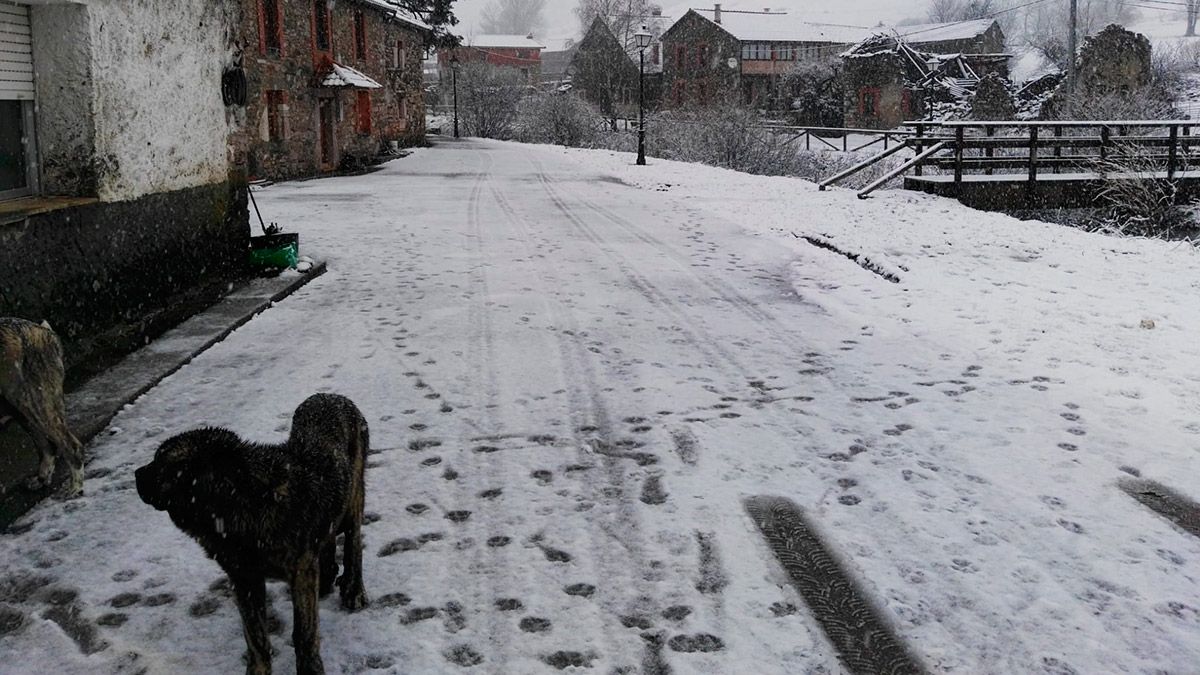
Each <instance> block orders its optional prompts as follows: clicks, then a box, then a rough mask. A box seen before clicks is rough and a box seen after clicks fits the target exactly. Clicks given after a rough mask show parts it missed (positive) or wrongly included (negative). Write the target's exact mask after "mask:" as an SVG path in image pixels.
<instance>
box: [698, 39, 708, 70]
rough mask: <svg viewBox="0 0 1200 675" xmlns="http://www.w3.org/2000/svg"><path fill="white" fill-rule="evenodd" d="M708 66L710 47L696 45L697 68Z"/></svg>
mask: <svg viewBox="0 0 1200 675" xmlns="http://www.w3.org/2000/svg"><path fill="white" fill-rule="evenodd" d="M707 66H708V45H706V44H703V43H701V44H699V45H696V67H697V68H705V67H707Z"/></svg>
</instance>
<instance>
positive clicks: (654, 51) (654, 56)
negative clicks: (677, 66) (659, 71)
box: [650, 43, 662, 66]
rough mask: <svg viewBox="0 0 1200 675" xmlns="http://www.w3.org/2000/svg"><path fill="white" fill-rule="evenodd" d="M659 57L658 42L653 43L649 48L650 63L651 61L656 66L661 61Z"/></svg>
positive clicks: (660, 55) (660, 53)
mask: <svg viewBox="0 0 1200 675" xmlns="http://www.w3.org/2000/svg"><path fill="white" fill-rule="evenodd" d="M661 59H662V52H661V51H660V50H659V48H658V44H657V43H655V45H654V46H653V47H651V48H650V63H653V64H654V65H656V66H657V65H658V64H659V63H661Z"/></svg>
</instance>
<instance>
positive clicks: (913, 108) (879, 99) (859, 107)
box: [842, 52, 919, 129]
mask: <svg viewBox="0 0 1200 675" xmlns="http://www.w3.org/2000/svg"><path fill="white" fill-rule="evenodd" d="M900 58H901V57H900V55H899V54H897V53H895V52H881V53H878V54H873V55H870V56H853V57H850V58H847V59H845V64H844V68H843V70H842V78H843V82H844V83H845V84H844V90H845V96H846V106H845V107H846V126H847V127H850V128H852V129H894V128H895V127H897V126H899V125H900V124H901V123H902V122H904V120H905V118H906V117H910V116H911V115H915V114H918V112H919V111H918V110H917V106H918V103H919V102H918V101H917V100H915V99H914V98H913V96H912V94H911V93H906V89H905V86H904V65H903V64H902V63H901V61H900Z"/></svg>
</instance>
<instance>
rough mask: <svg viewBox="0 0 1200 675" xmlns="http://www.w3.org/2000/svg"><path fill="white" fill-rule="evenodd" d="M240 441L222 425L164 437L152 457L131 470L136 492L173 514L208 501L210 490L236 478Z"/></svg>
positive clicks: (151, 503)
mask: <svg viewBox="0 0 1200 675" xmlns="http://www.w3.org/2000/svg"><path fill="white" fill-rule="evenodd" d="M241 446H242V441H241V439H239V438H238V437H237V435H236V434H234V433H233V432H231V431H226V430H224V429H198V430H195V431H189V432H187V433H184V434H180V435H178V436H175V437H173V438H170V439H167V441H166V442H164V443H163V444H162V445H161V446H159V448H158V451H157V452H156V453H154V461H152V462H150V463H149V464H147V465H145V466H143V467H141V468H139V469H138V470H137V471H135V472H134V477H135V478H136V479H137V491H138V496H139V497H141V498H142V501H144V502H146V503H147V504H149V505H150V506H153V507H154V508H156V509H158V510H159V511H167V512H169V513H171V515H172V516H175V515H177V514H178V513H181V512H184V511H188V510H194V509H195V508H196V504H197V502H200V503H202V504H204V503H207V502H210V501H211V499H210V497H211V495H210V494H209V493H210V492H212V491H213V490H214V489H216V488H217V486H218V484H220V483H223V482H225V480H227V478H231V477H232V478H236V475H237V470H236V467H234V466H230V460H231V459H232V458H234V457H236V455H237V453H238V450H239V449H240V448H241Z"/></svg>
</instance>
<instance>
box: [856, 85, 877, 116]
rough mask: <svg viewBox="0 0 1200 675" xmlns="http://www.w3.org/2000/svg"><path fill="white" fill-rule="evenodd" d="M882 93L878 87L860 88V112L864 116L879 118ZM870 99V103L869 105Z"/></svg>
mask: <svg viewBox="0 0 1200 675" xmlns="http://www.w3.org/2000/svg"><path fill="white" fill-rule="evenodd" d="M881 99H882V93H881V92H880V90H879V88H878V87H861V88H860V89H859V90H858V114H859V115H860V116H862V117H868V116H869V117H873V118H878V117H879V115H880V107H881V106H880V103H881V102H882V101H881ZM867 101H870V102H871V103H870V105H869V106H868V105H867Z"/></svg>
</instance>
